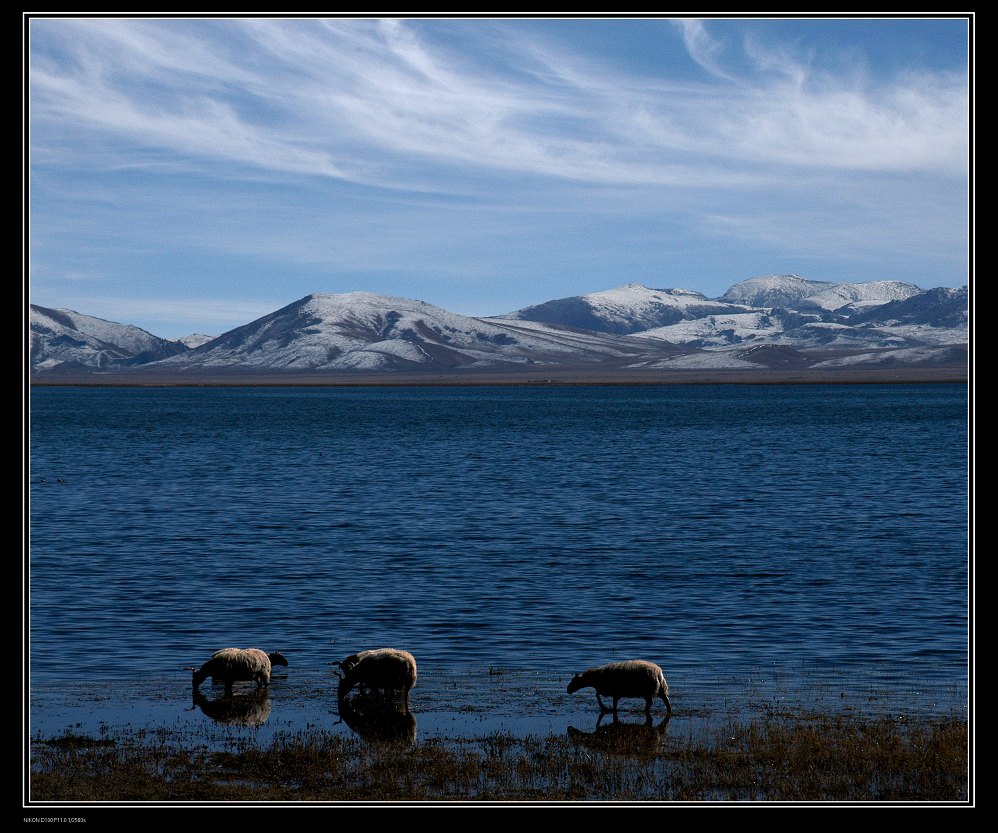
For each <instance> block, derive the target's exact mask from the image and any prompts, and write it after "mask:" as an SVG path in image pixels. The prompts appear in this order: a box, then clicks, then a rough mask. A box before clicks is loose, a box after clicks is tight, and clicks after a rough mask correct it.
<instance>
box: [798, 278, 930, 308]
mask: <svg viewBox="0 0 998 833" xmlns="http://www.w3.org/2000/svg"><path fill="white" fill-rule="evenodd" d="M924 291H925V290H923V289H920V288H919V287H917V286H915V285H914V284H910V283H905V282H904V281H869V282H867V283H837V284H834V285H833V286H830V287H828V288H827V289H824V290H822V291H821V292H817V293H815V294H813V295H808V296H807V297H806V298H804V299H802V301H803V303H804V304H805V305H806V306H810V305H812V304H813V305H814V306H816V307H821V308H822V309H827V310H837V309H841V308H842V307H851V308H852V309H862V308H866V307H874V306H879V305H880V304H886V303H887V302H888V301H904V300H906V299H907V298H911V297H913V296H915V295H921V294H922V292H924Z"/></svg>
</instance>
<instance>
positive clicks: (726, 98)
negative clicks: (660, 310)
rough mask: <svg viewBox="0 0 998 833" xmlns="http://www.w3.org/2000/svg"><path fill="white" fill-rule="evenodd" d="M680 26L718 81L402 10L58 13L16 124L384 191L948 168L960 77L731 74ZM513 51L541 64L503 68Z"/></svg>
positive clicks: (781, 63)
mask: <svg viewBox="0 0 998 833" xmlns="http://www.w3.org/2000/svg"><path fill="white" fill-rule="evenodd" d="M468 25H469V26H471V27H473V26H474V25H475V22H474V21H469V22H468ZM489 31H490V32H491V31H492V30H491V29H490V30H489ZM680 31H681V33H682V36H683V41H684V44H685V45H686V48H687V50H688V51H689V53H690V55H691V57H693V58H694V60H696V61H697V62H698V63H699V64H700V65H701V66H703V67H704V68H705V69H706V70H707V71H708V72H709V73H710V74H711V76H712V77H714V78H716V79H720V82H719V83H711V84H706V85H700V86H693V85H689V84H687V85H677V84H675V83H671V82H668V79H665V80H664V81H663V82H662V83H658V82H657V81H652V80H650V79H648V78H644V77H636V76H633V75H626V74H623V73H618V74H617V75H616V76H614V75H610V76H609V77H608V76H607V74H606V72H605V68H600V69H599V71H595V70H592V69H587V68H586V66H585V64H584V62H582V61H578V60H577V61H575V62H574V63H570V62H569V61H561V62H560V63H559V62H558V61H557V60H555V59H551V58H550V57H548V56H544V55H542V54H540V53H539V52H537V51H536V47H535V46H533V45H532V44H530V42H529V41H528V40H527V39H522V40H521V39H518V36H517V32H516V28H515V27H509V28H507V29H505V30H503V35H504V38H505V40H501V39H500V40H496V39H494V38H492V39H489V40H485V39H484V37H483V41H482V42H481V44H480V46H481V54H479V55H475V54H469V53H467V52H460V53H459V52H457V51H456V50H455V49H452V48H451V49H448V48H445V47H444V46H442V45H440V43H438V42H436V41H433V40H432V39H430V38H428V37H426V36H424V35H423V34H422V32H421V30H420V28H419V26H418V25H416V24H414V23H412V22H406V21H363V20H327V21H307V20H290V21H282V20H230V21H224V22H217V21H202V22H200V23H191V22H187V23H186V24H185V25H181V24H179V23H176V22H171V21H128V20H122V21H112V22H105V21H102V22H100V23H99V24H98V23H97V22H94V21H77V22H75V23H74V24H73V26H72V37H65V38H63V37H62V36H63V35H66V34H67V33H66V32H63V31H61V30H55V31H54V32H49V31H48V29H43V30H42V31H40V32H39V34H40V35H41V34H46V35H54V36H55V38H56V41H57V46H58V48H59V49H60V50H62V51H63V52H66V53H67V54H69V55H71V56H72V57H71V59H67V58H64V59H63V60H61V61H58V62H57V61H53V60H46V59H45V58H44V57H41V56H39V57H38V58H37V59H36V60H35V61H34V62H33V67H32V72H31V81H32V112H33V117H34V124H35V130H34V133H33V135H34V137H35V138H36V140H37V141H38V142H39V143H41V144H42V145H44V144H45V143H46V142H47V140H48V139H49V138H50V137H52V136H54V135H60V136H71V135H73V134H74V133H75V132H77V131H78V130H80V129H89V130H96V131H98V132H100V133H102V134H106V135H109V136H110V137H112V138H117V139H120V140H123V141H127V142H131V143H135V144H137V145H139V146H142V147H147V148H152V149H156V150H158V151H161V152H162V153H167V154H179V155H181V156H184V157H187V158H190V159H191V160H204V159H208V160H215V161H227V162H230V163H233V164H236V165H241V166H249V167H250V168H257V169H260V170H269V171H274V172H283V173H287V174H300V175H313V176H320V177H333V178H343V179H349V180H352V181H356V182H360V183H366V184H376V185H384V186H388V187H406V186H408V185H410V184H413V183H414V184H416V186H417V187H419V186H428V185H430V184H435V185H436V186H437V187H439V186H440V181H441V180H440V177H441V176H445V175H453V173H454V172H455V171H461V172H463V173H464V174H465V175H471V173H472V172H475V171H479V172H482V173H490V172H491V173H495V174H499V175H502V174H503V173H508V172H516V173H524V174H529V175H538V176H545V177H556V178H559V179H567V180H574V181H578V182H589V183H603V184H630V185H636V184H643V185H655V184H658V185H682V186H694V185H696V186H708V187H709V186H720V185H735V186H743V185H745V184H746V183H758V182H759V181H760V179H763V180H767V181H775V180H776V179H778V178H779V177H781V176H786V175H787V171H786V169H785V167H784V166H786V165H792V166H794V167H795V168H796V169H798V170H797V171H796V175H802V174H805V173H806V171H807V170H808V169H816V170H822V171H824V170H829V169H846V170H861V171H868V172H881V171H886V172H897V171H923V172H934V173H935V172H941V173H947V174H959V173H961V172H962V171H963V170H964V164H965V158H964V157H965V154H966V145H967V121H968V119H967V112H968V104H967V91H966V78H964V77H960V76H945V75H932V76H929V75H927V74H921V75H914V74H912V75H899V76H898V77H896V78H895V79H893V80H892V81H891V82H889V83H887V84H884V85H880V86H873V85H869V84H866V85H864V84H862V83H859V82H858V81H857V79H855V78H849V79H840V78H835V77H832V76H820V75H818V74H816V73H814V72H812V71H811V70H809V68H808V67H807V66H806V65H805V64H802V63H795V62H794V60H793V59H792V57H791V56H789V55H788V54H783V53H777V52H775V51H773V50H770V51H769V52H766V51H765V50H764V49H762V48H761V47H759V46H758V45H755V46H753V47H752V49H751V50H750V51H749V52H747V53H745V55H743V58H745V57H747V58H748V59H749V60H751V61H752V62H753V64H754V67H755V71H754V72H752V73H751V75H750V76H746V77H744V78H741V79H738V78H736V77H735V75H734V74H733V72H732V71H730V70H727V69H725V68H724V67H723V66H722V65H721V57H722V54H723V53H724V48H723V47H722V45H721V43H720V42H719V41H717V40H715V39H713V38H712V37H711V36H710V35H709V34H708V32H707V29H706V28H705V26H704V25H703V23H701V22H700V21H695V20H686V21H683V22H682V23H681V24H680ZM45 45H46V46H48V47H49V48H51V45H49V44H48V41H47V40H46V44H45ZM38 51H39V52H44V50H42V49H41V47H39V49H38ZM531 54H532V56H533V61H534V65H535V68H536V67H546V69H547V70H548V72H547V73H546V74H541V73H535V74H534V75H530V74H524V73H523V72H521V71H520V69H521V67H520V66H519V65H514V64H513V63H512V61H513V60H514V56H516V58H517V59H519V58H522V57H523V56H524V55H531ZM486 58H487V59H488V60H485V59H486ZM732 81H736V82H737V83H734V84H733V83H731V82H732ZM122 152H124V151H122ZM440 165H442V166H444V168H445V170H447V171H448V173H446V174H445V173H442V172H440V171H438V170H437V166H440Z"/></svg>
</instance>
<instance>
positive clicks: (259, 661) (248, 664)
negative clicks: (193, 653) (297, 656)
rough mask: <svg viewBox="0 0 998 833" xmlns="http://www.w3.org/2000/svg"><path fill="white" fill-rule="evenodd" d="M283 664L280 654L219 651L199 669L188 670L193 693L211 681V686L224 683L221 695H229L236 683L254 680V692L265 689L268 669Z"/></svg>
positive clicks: (230, 650) (253, 650)
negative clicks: (191, 674) (223, 693)
mask: <svg viewBox="0 0 998 833" xmlns="http://www.w3.org/2000/svg"><path fill="white" fill-rule="evenodd" d="M287 664H288V661H287V660H286V659H285V658H284V655H283V654H278V653H275V654H268V653H267V652H266V651H261V650H260V649H259V648H222V650H221V651H216V652H215V653H214V654H212V655H211V659H209V660H208V661H207V662H206V663H205V664H204V665H202V666H201V667H200V668H197V669H195V668H191V669H190V670H191V671H193V672H194V690H195V691H197V690H198V689H199V688H200V687H201V683H203V682H204V681H205V680H206V679H207V678H208V677H211V679H212V682H219V681H221V682H223V683H225V693H226V695H231V694H232V684H233V683H234V682H236V681H237V680H256V685H257V688H259V687H260V686H269V685H270V669H271V667H272V666H274V665H283V666H287Z"/></svg>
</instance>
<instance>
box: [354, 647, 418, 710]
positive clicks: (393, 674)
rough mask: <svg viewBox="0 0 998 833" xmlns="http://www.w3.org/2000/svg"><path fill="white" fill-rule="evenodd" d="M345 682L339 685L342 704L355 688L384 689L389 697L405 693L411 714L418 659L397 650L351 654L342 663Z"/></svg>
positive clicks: (384, 649)
mask: <svg viewBox="0 0 998 833" xmlns="http://www.w3.org/2000/svg"><path fill="white" fill-rule="evenodd" d="M339 665H340V668H341V669H342V670H343V672H344V674H343V678H342V679H341V680H340V685H339V691H338V695H339V701H340V703H343V702H344V701H345V700H346V696H347V695H348V694H349V693H350V690H351V689H352V688H354V687H355V686H361V687H364V688H368V689H379V688H380V689H384V690H385V693H386V694H389V693H394V692H397V691H402V692H403V695H404V701H405V711H406V713H408V711H409V690H410V689H411V688H412V687H413V686H414V685H416V659H415V657H413V655H412V654H410V653H409V652H408V651H401V650H399V649H398V648H375V649H374V650H370V651H360V652H359V653H356V654H351V655H350V656H348V657H347V658H346V659H345V660H343V661H342V662H341V663H339Z"/></svg>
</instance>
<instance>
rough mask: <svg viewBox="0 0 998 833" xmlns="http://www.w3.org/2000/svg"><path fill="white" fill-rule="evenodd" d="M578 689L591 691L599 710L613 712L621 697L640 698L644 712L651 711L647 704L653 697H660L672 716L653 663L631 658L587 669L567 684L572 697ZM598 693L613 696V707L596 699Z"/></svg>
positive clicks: (661, 678)
mask: <svg viewBox="0 0 998 833" xmlns="http://www.w3.org/2000/svg"><path fill="white" fill-rule="evenodd" d="M580 688H595V689H596V701H597V702H598V703H599V707H600V711H601V712H606V711H612V712H614V713H616V711H617V701H618V700H619V699H620V698H621V697H643V698H644V700H645V712H646V713H650V712H651V701H652V698H653V697H655V696H658V697H661V698H662V702H663V703H665V708H666V709H667V710H668V711H669V714H672V704H671V703H670V702H669V684H668V683H667V682H666V681H665V675H664V674H663V673H662V669H661V668H659V667H658V666H657V665H655V663H653V662H645V661H644V660H642V659H631V660H626V661H624V662H611V663H608V664H607V665H601V666H600V667H599V668H590V669H589V670H588V671H583V672H582V673H581V674H576V675H575V676H574V677H572V681H571V682H570V683H569V684H568V693H569V694H572V693H574V692H576V691H578V690H579V689H580ZM601 694H606V695H607V696H609V697H613V708H612V709H608V708H607V707H606V706H604V705H603V701H602V700H601V699H600V695H601Z"/></svg>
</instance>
